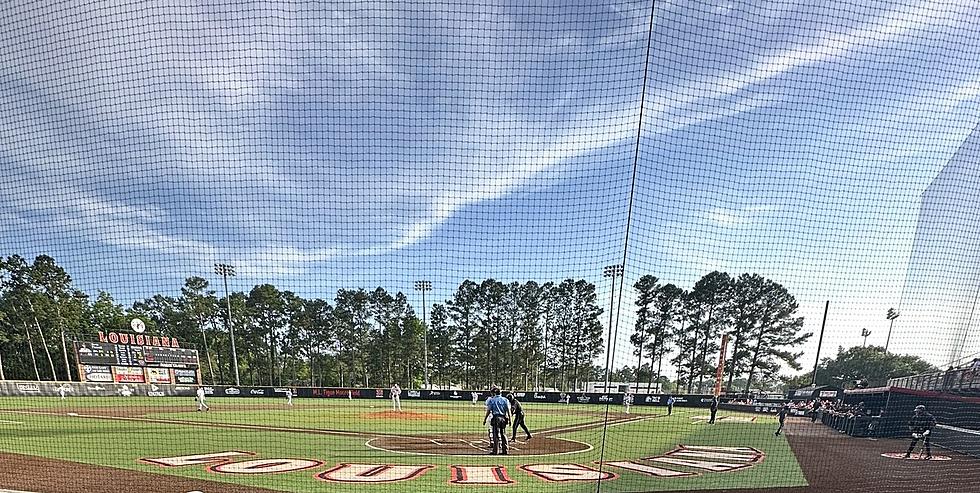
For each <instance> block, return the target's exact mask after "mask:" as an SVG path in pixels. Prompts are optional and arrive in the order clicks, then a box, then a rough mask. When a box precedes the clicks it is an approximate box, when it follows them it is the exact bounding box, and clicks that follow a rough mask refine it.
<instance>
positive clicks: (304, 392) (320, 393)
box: [0, 380, 775, 412]
mask: <svg viewBox="0 0 980 493" xmlns="http://www.w3.org/2000/svg"><path fill="white" fill-rule="evenodd" d="M203 387H204V391H205V394H206V395H207V396H209V397H283V398H284V397H285V395H286V391H287V390H292V392H293V395H295V396H296V397H297V398H310V399H348V398H350V399H390V398H391V391H390V390H389V389H378V388H356V387H349V388H348V387H287V386H283V387H266V386H262V387H251V386H233V385H204V386H203ZM62 389H64V392H65V395H67V396H69V397H72V396H74V397H117V396H122V397H129V396H149V397H178V396H182V397H193V396H194V395H195V393H196V392H197V386H196V385H176V384H171V385H162V384H139V383H137V384H133V383H93V382H31V381H13V380H3V381H0V397H12V396H19V397H28V396H35V397H59V396H60V395H61V392H62ZM473 392H476V393H477V398H478V400H479V401H480V402H482V401H483V400H485V399H486V398H487V397H488V396H489V395H490V393H489V392H487V391H470V390H403V391H402V395H401V399H402V400H404V401H413V400H427V401H460V402H472V400H473ZM514 394H515V395H516V396H517V398H518V399H519V400H521V401H522V402H542V403H553V404H560V403H562V402H564V398H565V397H566V393H564V392H524V391H517V392H514ZM567 396H568V401H569V403H572V404H599V405H614V406H622V405H623V394H619V393H595V392H588V393H573V394H567ZM670 396H671V394H640V395H636V396H634V398H633V405H634V406H663V407H666V405H667V398H668V397H670ZM673 397H674V405H675V406H677V407H702V408H706V407H709V406H710V405H711V395H710V394H691V395H673ZM721 407H722V408H727V409H732V410H749V411H751V410H752V409H746V408H745V406H731V405H728V404H722V405H721ZM749 407H750V408H751V406H749ZM757 407H758V406H757ZM766 411H769V409H768V408H767V409H766ZM766 411H762V407H760V409H759V410H758V411H757V412H766ZM774 411H775V408H773V412H774Z"/></svg>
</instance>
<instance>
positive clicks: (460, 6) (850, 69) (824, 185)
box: [0, 0, 980, 365]
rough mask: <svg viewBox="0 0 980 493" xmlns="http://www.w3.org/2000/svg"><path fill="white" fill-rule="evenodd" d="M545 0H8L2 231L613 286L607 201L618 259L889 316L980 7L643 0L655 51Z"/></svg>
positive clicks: (85, 253)
mask: <svg viewBox="0 0 980 493" xmlns="http://www.w3.org/2000/svg"><path fill="white" fill-rule="evenodd" d="M552 3H554V2H510V3H508V2H481V3H478V4H472V3H450V2H436V1H432V2H411V3H408V2H363V3H362V2H353V1H352V2H340V3H337V2H330V3H322V2H300V1H292V2H235V3H217V4H214V5H194V6H181V7H174V6H173V5H172V4H173V2H140V3H138V4H137V3H136V2H113V3H105V2H99V3H95V2H92V3H88V4H84V5H69V4H67V3H59V4H54V5H53V6H38V5H36V4H35V3H34V2H28V1H20V0H18V1H15V2H12V4H13V5H12V6H11V7H9V8H7V9H6V12H5V14H4V16H3V17H2V18H0V57H2V58H3V59H4V60H6V61H7V62H6V63H5V66H6V67H7V70H5V71H4V74H2V75H0V113H2V114H3V115H5V117H4V119H3V120H2V121H0V166H2V169H3V170H4V173H3V174H4V176H5V180H4V182H3V183H2V184H0V192H2V193H0V252H2V253H3V254H10V253H19V254H21V255H25V256H33V255H36V254H39V253H49V254H52V255H54V256H55V257H56V258H57V259H58V261H59V262H60V263H62V264H63V265H65V266H66V267H67V268H68V269H69V271H70V272H71V273H72V275H73V276H74V278H75V281H76V283H77V285H78V286H80V287H82V288H83V289H86V290H88V291H95V290H99V289H102V290H107V291H110V292H111V293H112V294H113V295H115V296H116V297H117V299H119V300H121V301H123V302H125V303H127V304H128V303H130V302H131V301H133V300H134V299H139V298H142V297H146V296H150V295H152V294H154V293H157V292H170V293H173V292H176V291H177V289H178V288H179V285H180V283H181V281H182V279H183V278H184V277H187V276H190V275H205V276H209V277H213V275H212V274H210V272H211V265H212V264H213V263H214V262H219V261H220V262H228V263H232V264H234V265H236V267H237V269H238V272H239V277H238V278H236V279H234V280H233V286H234V287H235V288H236V289H247V288H248V287H250V286H251V285H253V284H256V283H263V282H271V283H274V284H277V285H279V286H281V287H283V288H287V289H292V290H294V291H296V292H298V293H301V294H303V295H305V296H325V297H332V296H333V293H334V292H335V291H336V289H337V288H339V287H353V286H365V287H370V286H375V285H382V286H385V287H386V288H388V289H391V290H399V289H401V290H406V291H409V290H410V289H411V287H412V283H413V281H414V280H416V279H420V278H429V279H431V280H432V281H433V283H434V287H435V289H436V290H435V292H434V293H433V295H434V296H432V297H431V298H430V299H436V300H439V299H444V298H445V297H447V296H448V295H449V294H450V293H451V291H452V290H453V289H454V288H455V286H457V285H458V284H459V282H460V281H462V280H463V279H465V278H477V279H479V278H484V277H496V278H498V279H503V280H508V281H510V280H526V279H537V280H542V281H544V280H560V279H563V278H565V277H576V278H578V277H584V278H587V279H590V280H593V281H595V282H597V283H600V285H601V289H602V292H601V293H600V295H601V296H603V299H605V297H607V296H608V293H609V292H608V283H605V282H604V281H603V279H602V278H601V268H602V266H604V265H607V264H610V263H614V262H619V261H621V260H622V258H623V253H624V241H626V239H627V238H626V236H625V225H626V222H627V218H628V217H629V218H630V219H631V221H632V222H631V228H630V236H629V238H628V241H629V243H628V249H627V254H628V255H627V284H632V282H635V280H636V279H637V278H638V277H639V276H640V275H643V274H647V273H650V274H654V275H657V276H658V277H661V278H663V279H665V280H667V281H670V282H675V283H678V284H679V285H681V286H683V287H690V286H691V285H692V284H693V283H694V281H696V280H697V278H699V277H700V276H701V275H703V274H705V273H707V272H709V271H711V270H715V269H718V270H725V271H728V272H730V273H732V274H738V273H741V272H759V273H760V274H764V275H766V276H769V277H772V278H773V279H775V280H777V281H779V282H781V283H783V284H785V285H786V286H787V287H788V288H789V289H790V291H791V292H793V293H794V294H795V295H796V296H797V298H798V300H799V301H800V304H801V314H802V315H804V316H805V317H806V329H807V330H810V331H814V332H815V331H817V330H818V329H819V324H820V316H821V315H822V309H823V303H824V301H825V300H827V299H830V300H831V308H832V310H831V315H830V317H829V319H828V334H827V336H826V340H825V343H824V347H825V348H827V349H826V350H829V351H831V352H832V351H833V350H834V349H835V348H836V347H837V346H838V345H844V346H850V345H853V344H859V343H860V342H861V338H860V335H859V334H860V330H861V328H863V327H868V328H870V329H871V330H872V332H873V334H872V336H871V338H869V342H874V343H878V344H881V343H883V342H884V337H885V332H886V326H885V321H884V313H885V310H887V308H889V307H891V306H895V305H897V304H898V303H899V300H900V297H901V291H902V286H903V285H904V283H905V274H906V267H907V261H908V257H909V251H910V248H911V244H912V238H913V235H914V231H915V224H916V218H917V212H918V200H919V196H920V194H921V193H922V191H923V190H924V189H925V187H926V186H927V185H928V184H929V183H930V181H931V180H932V179H933V178H934V177H935V176H936V175H937V173H938V171H939V170H940V169H941V167H942V166H943V165H944V164H945V163H946V162H947V161H948V160H949V159H950V157H951V156H952V155H953V153H954V152H955V151H956V149H957V148H958V147H959V145H960V144H961V143H962V142H963V140H964V139H965V137H966V135H967V134H968V133H969V132H970V131H971V130H972V129H973V128H974V127H975V126H976V125H977V123H978V121H980V117H978V116H977V115H978V114H980V112H978V110H980V104H978V99H980V55H978V53H980V27H978V26H980V22H977V21H978V17H977V14H976V13H975V9H974V7H975V5H973V3H972V2H968V1H952V0H946V1H918V2H913V1H902V2H899V1H867V2H852V3H841V2H817V3H815V2H789V1H775V2H773V1H770V2H713V1H704V2H679V1H677V2H675V1H658V2H656V7H655V9H654V19H653V21H654V22H653V35H652V38H651V47H650V48H651V49H650V58H649V65H647V64H646V63H645V62H646V60H647V59H646V53H647V28H648V26H649V22H650V18H649V15H650V3H649V2H603V1H580V0H575V1H571V2H560V3H561V4H563V5H562V6H561V7H555V6H552V5H551V4H552ZM645 67H646V68H647V70H646V72H645V70H644V68H645ZM644 74H645V75H646V79H645V80H646V83H645V85H644ZM644 88H645V97H641V96H642V95H643V92H644V91H643V90H644ZM641 99H642V101H643V103H642V104H641ZM641 109H642V119H641ZM637 138H639V154H638V155H639V161H638V168H637V176H636V182H635V184H636V186H635V189H634V194H633V209H632V215H630V216H628V214H627V210H628V204H629V199H630V190H631V184H632V183H633V181H632V180H633V174H632V173H633V157H634V152H635V151H636V145H637ZM413 296H414V294H413ZM631 303H632V299H631V294H630V292H629V291H627V293H626V294H625V296H624V299H623V309H622V314H621V318H620V323H619V337H620V341H622V342H621V343H620V344H619V348H620V351H619V352H618V354H617V355H616V361H617V363H618V364H625V363H628V362H632V361H633V357H632V356H631V355H630V354H629V353H628V350H627V349H624V348H625V347H626V344H625V341H626V340H628V336H629V332H630V326H631V324H632V318H631V316H630V312H631ZM896 330H897V331H898V332H897V333H896V335H895V337H894V338H893V344H898V346H897V348H899V349H903V350H908V351H914V350H915V346H916V344H917V342H918V340H919V336H921V331H918V330H919V329H918V328H915V327H908V328H904V329H903V328H901V323H898V324H896ZM940 335H941V334H940ZM903 345H904V346H903ZM815 347H816V341H815V338H814V341H813V342H812V343H811V344H808V346H807V347H806V350H807V355H806V357H805V358H804V361H803V362H804V365H812V361H813V358H814V357H815V352H814V350H815ZM825 354H826V353H825Z"/></svg>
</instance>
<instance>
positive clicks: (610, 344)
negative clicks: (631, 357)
mask: <svg viewBox="0 0 980 493" xmlns="http://www.w3.org/2000/svg"><path fill="white" fill-rule="evenodd" d="M616 276H620V277H622V276H623V264H615V265H607V266H605V267H603V268H602V277H611V278H612V282H611V283H610V284H609V336H608V337H607V338H606V388H605V391H606V392H609V381H610V380H611V379H612V367H611V366H610V364H611V362H612V354H613V351H615V350H616V345H615V341H613V301H615V299H616ZM636 372H637V373H639V372H640V369H639V368H637V369H636ZM637 390H639V389H637Z"/></svg>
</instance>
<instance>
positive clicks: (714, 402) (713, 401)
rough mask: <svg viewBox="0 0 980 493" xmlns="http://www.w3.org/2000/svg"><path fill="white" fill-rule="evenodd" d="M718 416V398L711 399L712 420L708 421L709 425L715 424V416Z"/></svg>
mask: <svg viewBox="0 0 980 493" xmlns="http://www.w3.org/2000/svg"><path fill="white" fill-rule="evenodd" d="M716 414H718V396H717V395H716V396H714V397H712V398H711V419H710V420H708V424H709V425H713V424H715V415H716Z"/></svg>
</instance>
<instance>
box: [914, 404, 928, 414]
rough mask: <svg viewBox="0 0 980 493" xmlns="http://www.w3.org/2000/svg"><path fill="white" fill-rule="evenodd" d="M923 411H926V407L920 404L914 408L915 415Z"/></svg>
mask: <svg viewBox="0 0 980 493" xmlns="http://www.w3.org/2000/svg"><path fill="white" fill-rule="evenodd" d="M925 410H926V406H923V405H922V404H919V405H918V406H915V412H917V413H921V412H924V411H925Z"/></svg>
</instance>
